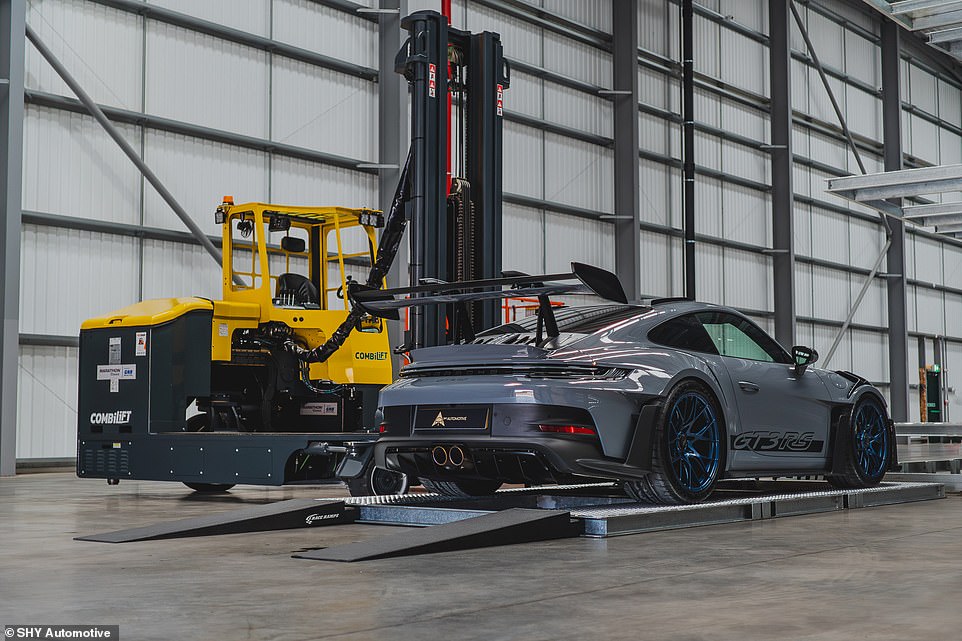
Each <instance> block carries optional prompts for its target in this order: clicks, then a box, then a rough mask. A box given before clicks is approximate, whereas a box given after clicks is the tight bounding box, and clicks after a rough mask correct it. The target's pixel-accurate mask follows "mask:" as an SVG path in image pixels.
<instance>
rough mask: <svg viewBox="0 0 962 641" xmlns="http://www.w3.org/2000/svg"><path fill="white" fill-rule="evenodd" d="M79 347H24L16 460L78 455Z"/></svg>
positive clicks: (19, 394)
mask: <svg viewBox="0 0 962 641" xmlns="http://www.w3.org/2000/svg"><path fill="white" fill-rule="evenodd" d="M78 351H79V350H77V348H75V347H32V346H26V345H24V346H21V347H20V358H19V360H18V366H19V381H18V383H19V384H18V389H17V391H18V401H17V458H18V459H32V458H72V457H74V456H76V454H77V369H78V362H77V352H78Z"/></svg>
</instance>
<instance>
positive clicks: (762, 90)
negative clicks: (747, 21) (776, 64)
mask: <svg viewBox="0 0 962 641" xmlns="http://www.w3.org/2000/svg"><path fill="white" fill-rule="evenodd" d="M720 35H721V45H720V46H721V52H722V58H721V79H722V80H724V81H725V82H729V83H731V84H733V85H735V86H736V87H739V88H741V89H747V90H749V91H752V92H754V93H757V94H760V95H763V96H767V95H768V93H769V87H768V84H769V83H768V51H767V50H766V49H765V47H764V46H763V45H762V44H761V43H758V42H755V41H754V40H750V39H748V38H746V37H745V36H742V35H740V34H738V33H735V32H734V31H731V30H730V29H721V34H720ZM696 64H697V63H696Z"/></svg>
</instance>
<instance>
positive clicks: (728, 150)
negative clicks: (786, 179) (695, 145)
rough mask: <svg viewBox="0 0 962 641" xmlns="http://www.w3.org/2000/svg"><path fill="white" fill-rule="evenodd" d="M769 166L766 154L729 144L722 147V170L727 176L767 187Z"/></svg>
mask: <svg viewBox="0 0 962 641" xmlns="http://www.w3.org/2000/svg"><path fill="white" fill-rule="evenodd" d="M770 166H771V162H770V160H769V154H768V152H764V151H757V150H755V149H751V148H749V147H745V146H743V145H733V144H730V143H729V144H725V145H724V146H723V147H722V168H723V169H724V171H725V173H727V174H732V175H733V176H739V177H741V178H747V179H748V180H753V181H755V182H757V183H761V184H763V185H767V184H768V183H769V181H770V179H771V168H770Z"/></svg>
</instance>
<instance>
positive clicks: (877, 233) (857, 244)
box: [848, 218, 885, 269]
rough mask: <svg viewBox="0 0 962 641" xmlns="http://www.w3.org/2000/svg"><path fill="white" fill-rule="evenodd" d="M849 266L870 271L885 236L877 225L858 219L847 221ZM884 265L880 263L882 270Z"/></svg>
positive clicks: (883, 243) (883, 244)
mask: <svg viewBox="0 0 962 641" xmlns="http://www.w3.org/2000/svg"><path fill="white" fill-rule="evenodd" d="M848 230H849V231H848V236H849V264H850V265H852V266H854V267H862V268H864V269H871V268H872V266H873V265H874V264H875V261H876V260H878V257H879V254H880V253H881V251H882V248H883V247H884V246H885V234H884V233H883V232H882V231H881V230H880V228H879V225H878V223H876V222H874V221H873V222H868V221H865V220H861V219H859V218H849V219H848ZM884 267H885V263H884V262H883V263H882V268H883V269H884Z"/></svg>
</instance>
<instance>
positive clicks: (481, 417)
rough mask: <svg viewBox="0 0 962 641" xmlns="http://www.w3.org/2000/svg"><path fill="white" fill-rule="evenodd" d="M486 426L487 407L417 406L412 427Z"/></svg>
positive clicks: (475, 427) (463, 428)
mask: <svg viewBox="0 0 962 641" xmlns="http://www.w3.org/2000/svg"><path fill="white" fill-rule="evenodd" d="M487 427H488V408H487V407H456V406H449V407H419V408H418V409H417V412H415V414H414V428H415V429H419V430H452V429H453V430H483V429H487Z"/></svg>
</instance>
